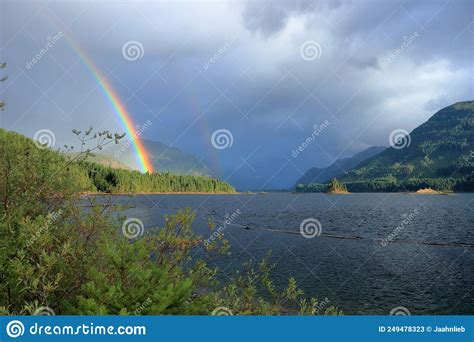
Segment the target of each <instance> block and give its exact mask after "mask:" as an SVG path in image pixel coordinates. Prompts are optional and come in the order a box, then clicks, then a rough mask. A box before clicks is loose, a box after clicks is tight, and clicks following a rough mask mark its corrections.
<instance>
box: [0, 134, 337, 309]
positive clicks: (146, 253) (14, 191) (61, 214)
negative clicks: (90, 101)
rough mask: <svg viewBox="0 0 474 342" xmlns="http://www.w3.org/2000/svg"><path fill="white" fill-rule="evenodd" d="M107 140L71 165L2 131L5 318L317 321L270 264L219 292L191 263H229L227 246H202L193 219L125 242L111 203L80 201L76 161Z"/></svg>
mask: <svg viewBox="0 0 474 342" xmlns="http://www.w3.org/2000/svg"><path fill="white" fill-rule="evenodd" d="M108 136H109V135H108V133H107V135H106V136H105V137H106V139H103V140H100V141H99V142H98V143H97V145H93V146H92V147H91V148H88V149H87V150H86V152H84V153H82V152H81V153H79V155H78V156H77V157H76V158H75V160H67V159H65V158H64V157H63V156H62V155H60V154H59V153H57V152H55V151H51V150H50V149H47V148H44V147H43V146H36V145H35V144H34V143H33V142H31V141H30V140H29V139H27V138H25V137H22V136H20V135H17V134H14V133H11V132H6V131H4V130H0V199H1V202H0V217H1V220H0V312H1V313H3V314H35V313H38V312H39V313H43V312H44V311H45V310H46V311H47V312H51V311H50V310H52V311H53V312H54V313H56V314H91V315H94V314H104V315H109V314H110V315H112V314H113V315H116V314H123V315H132V314H150V315H152V314H153V315H159V314H180V315H187V314H199V315H206V314H211V313H212V312H213V311H215V310H216V308H217V309H219V308H220V309H219V310H222V307H224V308H225V309H224V310H229V312H232V313H233V314H296V313H301V314H313V313H315V310H314V309H315V307H316V305H317V304H318V303H317V301H316V300H315V299H311V300H306V299H304V296H303V292H302V291H301V290H300V289H298V287H297V286H296V283H295V281H294V279H290V280H289V283H288V286H287V288H286V289H284V290H282V291H278V290H277V289H276V288H275V286H274V285H273V283H272V282H271V280H270V278H269V271H270V266H269V265H267V264H266V263H265V262H264V261H262V262H261V263H260V264H259V265H257V266H255V267H253V266H252V265H250V266H249V267H248V268H247V270H246V271H244V272H243V273H241V274H240V275H238V276H237V277H235V279H234V280H233V281H231V282H229V283H227V284H220V283H219V282H218V281H217V280H216V277H217V275H218V272H219V270H217V269H210V268H209V267H208V266H207V265H206V264H205V262H204V261H203V260H195V259H193V258H191V255H192V251H194V250H195V249H196V248H203V249H205V251H206V253H227V251H228V248H227V247H228V245H227V243H226V241H225V240H222V239H220V240H216V241H214V242H213V243H212V244H209V245H207V246H205V245H204V244H203V242H202V238H201V237H200V236H197V235H195V234H194V233H193V230H192V228H191V225H192V222H193V220H194V214H193V213H192V212H190V211H189V210H183V211H179V212H178V213H177V214H176V215H173V216H169V217H167V218H166V224H165V226H164V227H162V228H160V229H156V230H152V231H150V232H148V234H145V235H143V236H138V237H137V238H134V239H129V238H127V236H126V234H123V232H122V221H123V218H122V219H117V216H116V215H114V212H115V213H116V211H117V210H120V208H116V207H114V206H112V205H111V203H110V199H109V200H108V201H107V200H104V199H103V198H101V201H100V203H98V202H97V201H96V200H95V199H94V198H92V197H87V198H82V197H81V196H80V193H81V191H83V190H84V187H85V186H87V185H88V181H89V179H90V178H89V175H88V174H87V171H85V169H84V168H82V166H81V165H80V164H79V163H77V161H78V160H82V157H84V158H85V157H87V155H88V154H89V152H90V151H93V150H94V149H96V148H99V147H100V146H102V144H106V143H108V142H113V140H114V137H113V136H110V138H107V137H108ZM115 138H116V137H115ZM83 162H84V161H83V160H82V163H83ZM211 229H212V225H211ZM198 245H199V247H198ZM226 312H227V311H226ZM318 313H320V312H319V311H318ZM324 313H327V314H339V313H340V312H339V311H338V310H337V309H335V308H332V307H330V308H327V309H326V310H324Z"/></svg>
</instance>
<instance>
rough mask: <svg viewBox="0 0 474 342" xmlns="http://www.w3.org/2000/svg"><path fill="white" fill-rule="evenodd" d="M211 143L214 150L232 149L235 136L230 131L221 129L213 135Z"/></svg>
mask: <svg viewBox="0 0 474 342" xmlns="http://www.w3.org/2000/svg"><path fill="white" fill-rule="evenodd" d="M211 143H212V146H214V148H216V149H218V150H223V149H226V148H228V147H232V144H233V143H234V136H233V135H232V133H231V132H230V131H229V130H228V129H225V128H221V129H218V130H216V131H214V133H212V136H211Z"/></svg>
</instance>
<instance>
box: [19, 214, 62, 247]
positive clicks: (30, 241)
mask: <svg viewBox="0 0 474 342" xmlns="http://www.w3.org/2000/svg"><path fill="white" fill-rule="evenodd" d="M62 213H63V211H62V209H59V210H58V211H53V212H51V213H49V214H48V220H47V221H46V224H45V225H44V226H41V227H40V228H39V229H38V230H36V231H35V233H34V234H33V236H32V237H31V238H30V239H28V241H26V245H27V246H28V247H30V246H31V245H32V244H34V243H35V241H36V240H38V238H39V237H40V236H41V234H43V233H44V231H45V230H47V229H48V228H49V227H50V226H51V225H52V224H53V223H54V222H56V221H57V220H58V219H59V218H60V217H61V215H62Z"/></svg>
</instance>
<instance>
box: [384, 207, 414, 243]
mask: <svg viewBox="0 0 474 342" xmlns="http://www.w3.org/2000/svg"><path fill="white" fill-rule="evenodd" d="M417 215H418V209H414V210H413V211H412V212H411V213H410V214H403V215H402V218H403V220H402V222H400V224H399V225H398V226H397V227H396V228H395V229H394V230H393V231H392V232H391V233H390V234H388V236H387V238H385V239H382V241H381V242H380V244H381V245H382V247H385V246H387V245H388V243H389V242H392V241H394V240H395V238H396V237H397V235H398V234H400V233H401V232H402V231H403V230H404V229H405V227H406V226H408V225H409V224H410V223H411V222H413V220H414V219H415V217H416V216H417Z"/></svg>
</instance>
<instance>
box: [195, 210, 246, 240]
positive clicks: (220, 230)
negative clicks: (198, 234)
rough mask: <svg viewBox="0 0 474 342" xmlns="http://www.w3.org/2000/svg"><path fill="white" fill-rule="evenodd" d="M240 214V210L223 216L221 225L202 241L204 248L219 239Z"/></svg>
mask: <svg viewBox="0 0 474 342" xmlns="http://www.w3.org/2000/svg"><path fill="white" fill-rule="evenodd" d="M240 214H242V212H241V211H240V209H237V210H236V211H234V212H233V213H232V214H230V215H229V214H225V220H224V221H223V222H221V225H220V226H219V227H217V228H216V229H215V230H214V231H213V232H212V234H211V236H210V237H209V238H208V239H205V240H204V246H206V247H208V246H209V245H210V244H211V243H212V242H213V241H215V240H216V239H219V238H221V237H223V236H224V231H225V230H226V228H227V226H228V225H231V224H232V222H234V221H235V220H236V219H237V217H239V215H240Z"/></svg>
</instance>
